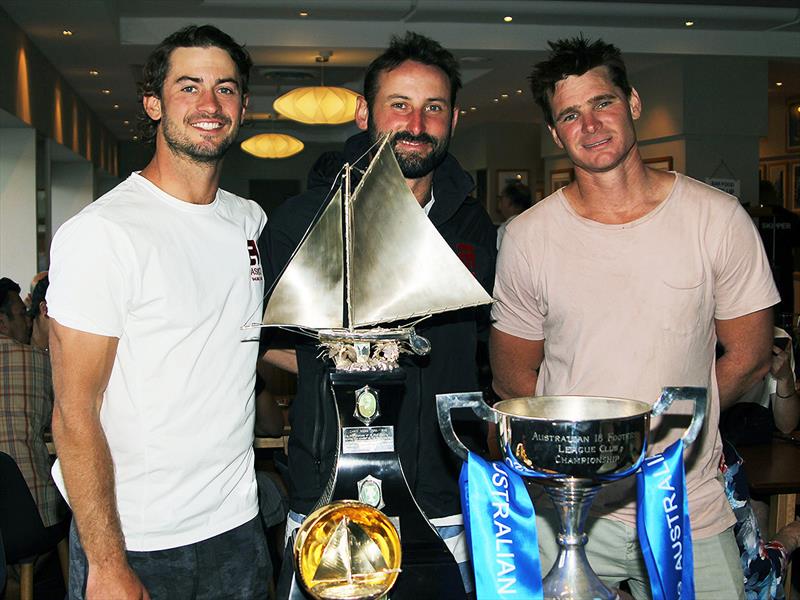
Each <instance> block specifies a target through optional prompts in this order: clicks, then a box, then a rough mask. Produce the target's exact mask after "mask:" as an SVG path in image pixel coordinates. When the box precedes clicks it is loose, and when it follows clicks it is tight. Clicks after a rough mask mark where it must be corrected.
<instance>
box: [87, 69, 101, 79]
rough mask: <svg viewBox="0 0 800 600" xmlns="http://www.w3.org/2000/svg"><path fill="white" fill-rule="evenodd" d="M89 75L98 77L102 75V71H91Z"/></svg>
mask: <svg viewBox="0 0 800 600" xmlns="http://www.w3.org/2000/svg"><path fill="white" fill-rule="evenodd" d="M89 75H91V76H92V77H97V76H98V75H100V71H98V70H97V69H89Z"/></svg>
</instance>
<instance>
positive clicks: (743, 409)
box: [720, 327, 800, 446]
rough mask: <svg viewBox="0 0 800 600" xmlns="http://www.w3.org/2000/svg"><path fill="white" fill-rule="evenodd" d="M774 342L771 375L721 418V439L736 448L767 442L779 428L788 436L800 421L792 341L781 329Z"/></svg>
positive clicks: (777, 329) (774, 335)
mask: <svg viewBox="0 0 800 600" xmlns="http://www.w3.org/2000/svg"><path fill="white" fill-rule="evenodd" d="M773 338H774V339H773V344H772V363H771V365H770V370H769V372H768V373H767V374H766V376H764V378H763V379H762V380H760V381H759V382H757V383H756V384H755V385H753V386H752V387H751V388H750V389H749V390H748V391H747V392H745V393H744V394H742V395H741V396H740V397H739V398H738V399H737V400H736V402H735V404H734V405H733V406H732V407H731V408H729V409H728V410H726V411H725V412H724V413H723V414H722V415H721V418H720V432H721V433H722V437H723V439H725V440H726V441H728V442H729V443H731V444H733V445H734V446H742V445H745V444H756V443H762V442H767V441H768V440H769V439H770V438H771V437H772V432H773V431H774V430H775V429H776V428H777V429H778V430H779V431H781V432H783V433H789V432H790V431H793V430H794V429H795V428H796V427H797V423H798V420H800V398H799V397H798V394H797V390H796V382H795V376H794V373H795V370H794V366H795V365H794V353H793V351H792V340H791V338H790V336H789V334H788V333H786V332H785V331H784V330H783V329H779V328H778V327H775V328H773Z"/></svg>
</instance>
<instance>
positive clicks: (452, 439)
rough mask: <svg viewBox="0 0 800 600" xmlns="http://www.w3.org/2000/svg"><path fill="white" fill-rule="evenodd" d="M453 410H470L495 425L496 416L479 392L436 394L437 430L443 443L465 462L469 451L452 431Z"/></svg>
mask: <svg viewBox="0 0 800 600" xmlns="http://www.w3.org/2000/svg"><path fill="white" fill-rule="evenodd" d="M454 408H471V409H472V412H474V413H475V414H476V415H478V416H479V417H480V418H481V419H483V420H484V421H490V422H491V423H497V415H496V414H495V412H494V411H493V410H492V409H491V408H490V407H489V405H488V404H486V403H485V402H484V401H483V394H482V393H481V392H460V393H457V394H436V413H437V414H438V416H439V429H441V430H442V436H444V441H445V442H447V445H448V446H450V449H451V450H452V451H453V452H455V453H456V455H457V456H458V457H459V458H460V459H461V460H464V461H466V460H467V455H468V454H469V450H468V449H467V447H466V446H465V445H464V444H462V443H461V440H459V439H458V436H457V435H456V432H455V430H454V429H453V418H452V415H451V414H450V411H451V410H453V409H454Z"/></svg>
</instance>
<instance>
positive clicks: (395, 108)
mask: <svg viewBox="0 0 800 600" xmlns="http://www.w3.org/2000/svg"><path fill="white" fill-rule="evenodd" d="M377 87H378V89H377V94H376V95H375V100H374V101H373V106H372V107H367V103H366V101H365V100H364V98H363V97H362V98H359V100H358V107H357V109H356V124H357V125H358V126H359V127H360V128H361V129H366V130H368V131H369V134H370V138H371V139H372V141H373V142H375V141H377V139H378V138H379V137H380V136H381V135H382V134H384V133H386V132H387V131H393V132H394V138H393V140H392V142H391V144H392V148H393V150H394V154H395V156H396V157H397V162H398V163H399V164H400V170H401V171H402V172H403V176H404V177H405V178H406V179H419V178H422V177H425V176H426V175H428V174H430V173H432V172H433V170H434V169H435V168H436V167H437V166H438V165H439V164H440V163H441V162H442V160H444V157H445V155H446V154H447V148H448V146H449V144H450V136H451V135H452V133H453V130H454V129H455V126H456V122H457V121H458V111H457V110H454V107H452V106H451V105H450V91H451V90H450V81H449V80H448V79H447V75H445V73H444V71H442V70H441V69H439V68H438V67H434V66H431V65H425V64H422V63H418V62H415V61H411V60H407V61H406V62H404V63H401V64H400V65H398V66H397V67H395V68H394V69H392V70H390V71H384V72H382V73H381V74H380V76H379V78H378V86H377Z"/></svg>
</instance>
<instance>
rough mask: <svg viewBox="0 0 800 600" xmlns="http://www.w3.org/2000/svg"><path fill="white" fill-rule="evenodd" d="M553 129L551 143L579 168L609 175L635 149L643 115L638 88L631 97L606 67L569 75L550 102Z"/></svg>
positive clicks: (559, 84)
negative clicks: (638, 121)
mask: <svg viewBox="0 0 800 600" xmlns="http://www.w3.org/2000/svg"><path fill="white" fill-rule="evenodd" d="M550 106H551V108H552V112H553V118H554V120H555V125H554V126H553V127H551V128H550V133H551V135H552V136H553V141H554V142H555V143H556V144H557V145H558V146H559V147H560V148H563V149H564V150H565V151H566V152H567V154H568V155H569V157H570V159H571V160H572V162H573V163H574V164H575V166H576V167H577V168H580V169H583V170H586V171H591V172H606V171H611V170H612V169H614V168H616V167H617V166H618V165H620V164H621V163H622V162H623V160H625V158H627V157H628V156H629V155H630V153H631V151H632V150H633V148H634V147H635V146H636V132H635V130H634V127H633V122H634V120H636V119H638V118H639V115H640V114H641V101H640V100H639V95H638V94H637V93H636V90H632V91H631V96H630V98H625V93H624V92H623V91H622V90H621V89H619V88H618V87H616V86H615V85H614V84H613V83H612V82H611V78H610V77H609V75H608V71H607V70H606V68H605V67H596V68H594V69H591V70H590V71H587V72H586V73H584V74H583V75H580V76H576V75H570V76H569V77H567V78H565V79H564V80H562V81H560V82H558V83H557V84H556V88H555V92H554V93H553V95H552V97H551V98H550Z"/></svg>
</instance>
